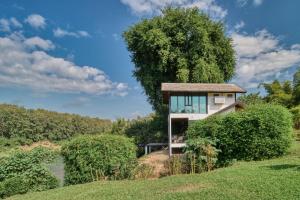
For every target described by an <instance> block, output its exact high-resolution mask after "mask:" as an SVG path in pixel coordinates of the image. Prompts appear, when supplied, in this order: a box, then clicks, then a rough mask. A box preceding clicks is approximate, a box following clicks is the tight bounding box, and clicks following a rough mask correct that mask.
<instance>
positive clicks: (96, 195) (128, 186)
mask: <svg viewBox="0 0 300 200" xmlns="http://www.w3.org/2000/svg"><path fill="white" fill-rule="evenodd" d="M10 199H14V200H20V199H24V200H33V199H43V200H48V199H49V200H50V199H51V200H71V199H72V200H79V199H80V200H81V199H85V200H96V199H97V200H98V199H105V200H113V199H116V200H117V199H118V200H124V199H130V200H135V199H145V200H147V199H170V200H171V199H222V200H223V199H224V200H226V199H243V200H244V199H251V200H253V199H272V200H276V199H280V200H282V199H288V200H293V199H300V142H297V143H295V144H294V145H293V147H292V148H291V150H290V152H289V154H288V155H286V156H283V157H281V158H277V159H272V160H266V161H257V162H237V163H235V164H234V165H233V166H232V167H228V168H222V169H218V170H215V171H212V172H209V173H203V174H198V175H178V176H171V177H165V178H161V179H153V180H135V181H102V182H93V183H88V184H82V185H75V186H68V187H62V188H58V189H54V190H49V191H45V192H37V193H29V194H25V195H17V196H13V197H11V198H10Z"/></svg>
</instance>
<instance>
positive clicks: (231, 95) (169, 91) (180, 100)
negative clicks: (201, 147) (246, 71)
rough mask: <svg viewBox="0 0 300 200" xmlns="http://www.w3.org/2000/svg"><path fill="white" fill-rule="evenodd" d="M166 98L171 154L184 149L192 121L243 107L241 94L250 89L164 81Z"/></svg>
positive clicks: (227, 85) (232, 85)
mask: <svg viewBox="0 0 300 200" xmlns="http://www.w3.org/2000/svg"><path fill="white" fill-rule="evenodd" d="M161 91H162V95H163V101H164V103H165V104H168V106H169V116H168V135H169V144H168V145H169V155H170V156H171V155H172V154H173V153H177V152H180V151H182V148H183V147H184V146H185V131H186V129H187V127H188V124H189V123H190V122H192V121H194V120H201V119H204V118H206V117H208V116H210V115H213V114H220V113H226V112H232V111H235V110H236V109H239V108H241V107H242V104H241V103H239V102H237V101H236V97H237V96H236V95H237V93H246V90H244V89H242V88H241V87H239V86H237V85H235V84H217V83H215V84H211V83H209V84H208V83H162V86H161Z"/></svg>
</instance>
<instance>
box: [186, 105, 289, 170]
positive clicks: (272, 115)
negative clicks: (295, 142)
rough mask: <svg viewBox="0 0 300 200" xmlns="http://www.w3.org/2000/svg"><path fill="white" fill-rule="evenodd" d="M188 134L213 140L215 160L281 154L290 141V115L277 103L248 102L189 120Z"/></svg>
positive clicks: (190, 137) (228, 160) (267, 156)
mask: <svg viewBox="0 0 300 200" xmlns="http://www.w3.org/2000/svg"><path fill="white" fill-rule="evenodd" d="M187 132H188V138H189V139H191V140H192V139H193V138H195V137H202V138H208V139H212V140H213V141H216V148H217V149H220V150H221V152H220V153H219V154H218V162H219V164H222V165H226V163H228V162H230V161H231V160H232V159H238V160H262V159H267V158H272V157H277V156H281V155H283V154H284V153H286V151H287V149H288V147H289V145H290V144H291V136H292V117H291V114H290V113H289V111H288V110H287V109H286V108H284V107H282V106H279V105H268V104H261V105H252V106H249V107H247V109H246V110H244V111H241V112H235V113H230V114H227V115H225V116H217V117H211V118H208V119H205V120H203V121H199V122H196V123H194V124H192V125H191V126H190V127H189V129H188V131H187Z"/></svg>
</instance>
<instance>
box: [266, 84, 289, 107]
mask: <svg viewBox="0 0 300 200" xmlns="http://www.w3.org/2000/svg"><path fill="white" fill-rule="evenodd" d="M262 85H263V87H264V88H265V90H266V91H267V95H266V96H265V97H264V99H265V100H266V102H269V103H277V104H280V105H283V106H286V107H291V106H292V105H293V95H292V94H293V88H292V85H291V82H290V81H285V82H283V83H280V82H279V81H278V80H274V81H273V82H272V83H263V84H262Z"/></svg>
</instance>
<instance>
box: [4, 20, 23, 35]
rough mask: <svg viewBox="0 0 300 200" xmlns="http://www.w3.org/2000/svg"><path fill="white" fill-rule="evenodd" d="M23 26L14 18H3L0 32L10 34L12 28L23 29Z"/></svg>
mask: <svg viewBox="0 0 300 200" xmlns="http://www.w3.org/2000/svg"><path fill="white" fill-rule="evenodd" d="M22 27H23V26H22V24H21V23H20V22H19V21H18V20H17V19H16V18H14V17H11V18H10V19H5V18H1V19H0V31H2V32H10V31H11V28H22Z"/></svg>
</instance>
